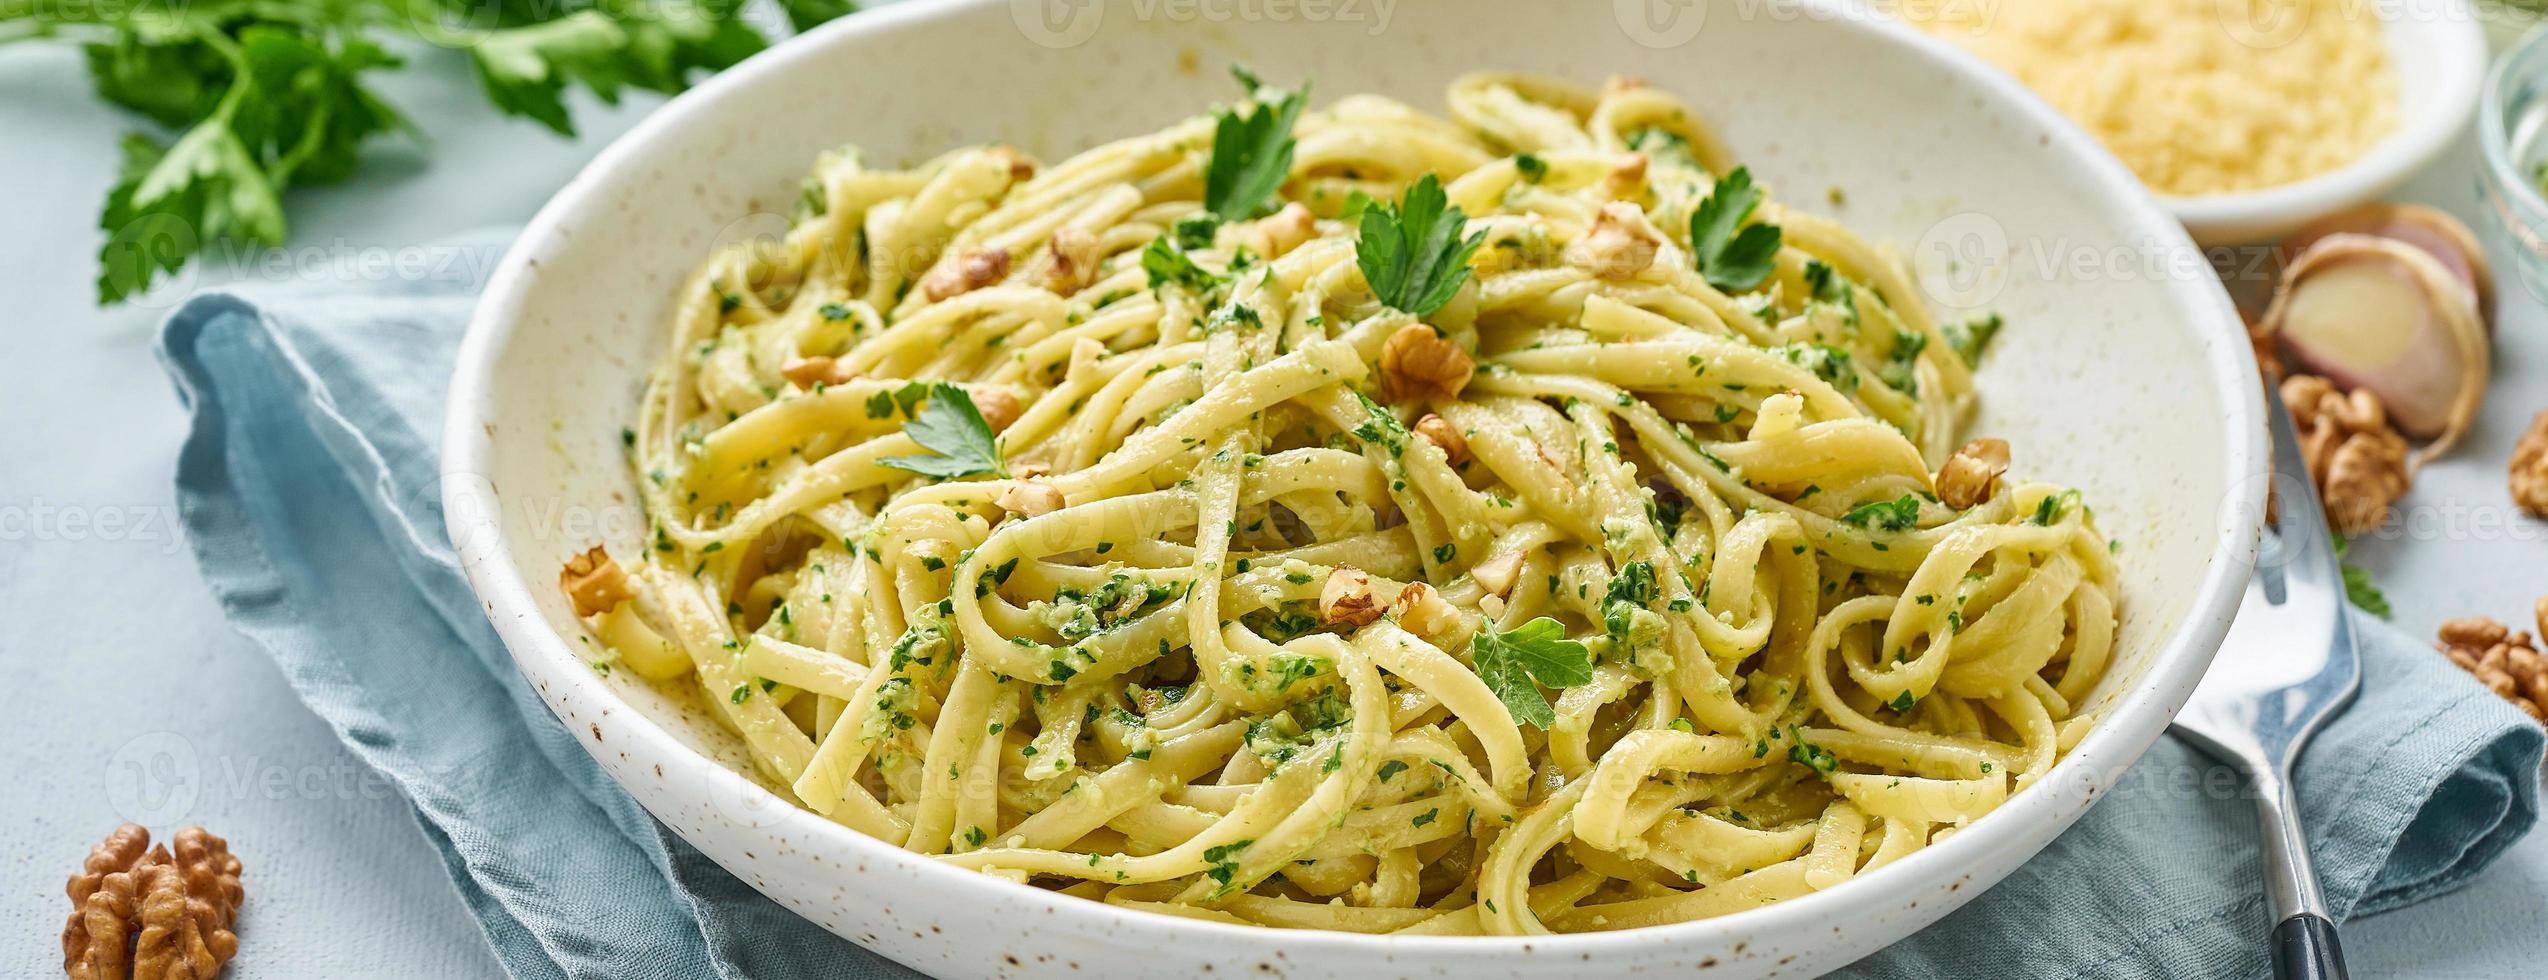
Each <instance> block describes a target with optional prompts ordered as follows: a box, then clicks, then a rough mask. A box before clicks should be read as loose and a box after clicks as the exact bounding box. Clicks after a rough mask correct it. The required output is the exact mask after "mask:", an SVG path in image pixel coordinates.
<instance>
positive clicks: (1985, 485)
mask: <svg viewBox="0 0 2548 980" xmlns="http://www.w3.org/2000/svg"><path fill="white" fill-rule="evenodd" d="M2006 472H2008V440H2006V439H1975V440H1973V441H1971V442H1968V443H1965V444H1964V448H1962V449H1958V450H1956V451H1955V455H1952V456H1948V457H1947V458H1946V462H1945V463H1944V464H1942V465H1940V466H1939V467H1938V478H1937V486H1938V502H1939V503H1942V504H1945V505H1947V506H1949V507H1953V508H1955V509H1957V510H1963V509H1965V508H1968V507H1972V506H1975V505H1978V504H1980V503H1981V502H1982V501H1985V500H1989V499H1991V493H1992V492H1993V491H1994V490H1996V489H1997V488H1998V486H1999V477H2000V474H2002V473H2006Z"/></svg>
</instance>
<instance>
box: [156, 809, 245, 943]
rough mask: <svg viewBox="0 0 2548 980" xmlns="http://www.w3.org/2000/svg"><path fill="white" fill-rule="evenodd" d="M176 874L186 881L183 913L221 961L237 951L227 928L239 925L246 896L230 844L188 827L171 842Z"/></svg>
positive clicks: (199, 829)
mask: <svg viewBox="0 0 2548 980" xmlns="http://www.w3.org/2000/svg"><path fill="white" fill-rule="evenodd" d="M169 846H170V848H171V849H172V850H173V856H174V857H175V858H176V867H177V871H178V873H179V874H182V875H184V876H185V879H186V911H187V912H188V913H189V914H191V915H193V916H194V917H195V920H196V922H197V924H198V925H199V926H200V927H201V928H202V931H203V934H204V937H205V941H206V942H207V943H209V944H210V945H211V946H212V948H213V951H214V952H216V953H219V954H220V955H221V958H222V959H225V960H226V959H229V958H230V956H231V954H233V953H236V952H237V951H238V942H239V940H238V937H237V936H234V935H232V934H231V932H230V925H231V923H233V922H236V921H238V917H239V904H240V903H241V902H242V901H244V900H245V899H246V897H247V893H246V892H245V891H243V890H242V889H241V888H240V886H239V859H238V857H236V856H234V855H232V854H231V853H230V842H229V841H226V840H223V839H221V838H219V837H215V836H213V834H212V833H211V832H210V831H207V830H205V829H203V828H201V827H187V828H185V829H183V830H180V831H178V832H177V836H176V837H175V838H173V839H172V840H171V841H170V844H169Z"/></svg>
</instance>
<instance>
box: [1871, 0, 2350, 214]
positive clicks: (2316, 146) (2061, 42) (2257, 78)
mask: <svg viewBox="0 0 2548 980" xmlns="http://www.w3.org/2000/svg"><path fill="white" fill-rule="evenodd" d="M1894 6H1895V7H1896V9H1897V10H1898V12H1899V13H1900V15H1901V16H1902V17H1903V19H1905V20H1908V21H1910V22H1911V23H1913V24H1915V25H1917V26H1919V27H1920V28H1921V29H1923V30H1926V31H1928V32H1929V33H1931V34H1934V35H1936V36H1938V37H1941V38H1944V39H1946V40H1948V41H1951V42H1953V43H1955V44H1957V45H1959V46H1961V47H1963V48H1965V49H1966V50H1968V51H1971V52H1973V53H1974V54H1976V55H1979V56H1981V57H1982V58H1983V59H1985V60H1987V61H1990V62H1991V63H1993V64H1996V65H1998V66H2000V67H2001V68H2003V69H2005V70H2007V71H2008V72H2009V73H2010V74H2012V75H2015V76H2016V77H2017V79H2018V80H2019V81H2022V82H2024V83H2026V85H2027V86H2028V87H2030V88H2032V89H2034V90H2035V91H2036V92H2037V93H2039V94H2041V95H2042V96H2043V97H2044V98H2045V100H2046V101H2049V102H2051V103H2052V104H2053V106H2054V107H2055V108H2057V109H2060V110H2061V111H2062V112H2063V113H2064V114H2066V115H2068V116H2070V118H2072V119H2073V120H2076V121H2077V122H2078V123H2079V124H2080V125H2081V126H2083V127H2085V128H2086V129H2087V130H2088V131H2089V132H2090V133H2093V134H2095V135H2096V136H2097V138H2099V139H2100V140H2103V141H2104V142H2105V144H2106V147H2107V148H2108V149H2110V150H2112V151H2113V152H2114V154H2115V156H2117V157H2120V158H2122V160H2123V162H2124V164H2125V165H2126V166H2129V167H2131V168H2132V170H2133V172H2134V173H2136V174H2139V175H2140V177H2141V179H2142V181H2143V182H2145V183H2147V184H2149V185H2150V187H2151V188H2152V189H2153V190H2156V191H2158V192H2160V193H2162V194H2171V195H2176V196H2182V197H2194V196H2201V195H2207V194H2225V193H2231V192H2236V191H2245V190H2254V189H2257V188H2262V187H2272V186H2275V185H2279V184H2288V183H2293V182H2295V181H2299V180H2302V179H2305V178H2308V177H2312V176H2315V175H2317V174H2320V173H2324V172H2326V171H2329V170H2333V169H2335V168H2337V167H2339V166H2342V165H2344V164H2345V163H2347V162H2350V161H2352V160H2353V159H2354V158H2355V157H2358V156H2360V155H2362V154H2363V153H2364V152H2365V151H2367V150H2368V149H2370V147H2371V146H2372V144H2373V143H2375V142H2377V141H2378V140H2379V139H2380V138H2381V137H2382V136H2385V135H2387V133H2388V132H2389V130H2390V129H2392V128H2394V127H2395V126H2396V124H2397V118H2396V117H2397V107H2396V98H2397V96H2396V83H2395V80H2394V79H2393V78H2392V74H2391V71H2390V67H2389V59H2388V54H2387V52H2386V50H2385V49H2384V48H2383V47H2382V42H2381V35H2380V24H2379V17H2378V14H2377V13H2376V11H2375V9H2374V7H2373V5H2371V4H2367V3H2361V2H2358V0H2023V2H2016V3H2007V2H1991V0H1927V2H1914V0H1903V2H1900V3H1897V4H1894Z"/></svg>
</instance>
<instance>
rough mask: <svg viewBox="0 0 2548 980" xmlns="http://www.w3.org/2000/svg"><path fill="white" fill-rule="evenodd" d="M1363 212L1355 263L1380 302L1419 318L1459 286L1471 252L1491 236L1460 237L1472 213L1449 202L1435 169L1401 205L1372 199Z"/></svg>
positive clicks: (1464, 278) (1466, 272)
mask: <svg viewBox="0 0 2548 980" xmlns="http://www.w3.org/2000/svg"><path fill="white" fill-rule="evenodd" d="M1361 217H1362V235H1361V238H1360V239H1359V240H1357V241H1356V242H1355V244H1354V264H1355V265H1358V266H1361V267H1362V275H1363V279H1364V280H1366V281H1368V282H1370V283H1371V291H1372V293H1373V294H1375V295H1377V296H1379V297H1380V301H1381V302H1383V303H1386V304H1389V305H1390V306H1393V307H1396V308H1398V309H1401V310H1405V311H1406V312H1408V313H1412V314H1414V315H1416V316H1419V317H1423V316H1431V315H1433V311H1435V310H1439V309H1441V308H1442V304H1444V303H1448V302H1450V301H1451V296H1452V294H1454V293H1457V292H1459V291H1460V284H1461V283H1463V282H1466V281H1468V278H1469V256H1470V255H1471V254H1473V253H1475V252H1476V251H1477V247H1478V244H1479V243H1481V242H1484V241H1485V240H1486V233H1485V232H1483V231H1481V232H1478V233H1477V234H1474V235H1470V236H1469V237H1468V239H1467V240H1466V241H1462V240H1461V238H1460V232H1461V231H1462V230H1464V229H1465V228H1466V227H1467V226H1468V221H1469V216H1468V214H1467V213H1465V212H1463V211H1461V210H1460V209H1459V208H1456V207H1451V206H1450V198H1449V197H1448V196H1446V195H1444V194H1443V193H1442V183H1441V181H1438V180H1435V179H1434V177H1433V175H1432V174H1426V175H1424V176H1423V177H1420V178H1417V179H1416V182H1415V186H1412V187H1409V188H1407V196H1406V197H1405V198H1403V199H1401V200H1400V202H1399V203H1398V204H1396V205H1391V204H1389V203H1387V202H1383V201H1373V202H1371V203H1370V204H1369V205H1367V206H1365V207H1364V208H1363V211H1362V215H1361Z"/></svg>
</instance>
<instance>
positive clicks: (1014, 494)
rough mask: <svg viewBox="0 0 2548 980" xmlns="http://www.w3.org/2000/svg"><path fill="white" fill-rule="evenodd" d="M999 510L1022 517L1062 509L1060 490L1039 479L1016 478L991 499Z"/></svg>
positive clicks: (1035, 515)
mask: <svg viewBox="0 0 2548 980" xmlns="http://www.w3.org/2000/svg"><path fill="white" fill-rule="evenodd" d="M991 502H992V503H993V504H995V505H998V507H999V508H1000V509H1001V510H1005V511H1008V512H1009V513H1012V514H1017V515H1019V516H1022V517H1029V518H1034V517H1042V516H1044V515H1046V514H1050V513H1052V512H1054V511H1057V510H1060V509H1062V492H1061V491H1060V490H1058V489H1055V488H1054V486H1053V485H1052V484H1050V483H1045V482H1042V481H1039V480H1018V481H1016V482H1014V483H1011V484H1009V488H1008V489H1006V490H1002V491H1000V495H999V496H998V497H997V498H994V499H993V500H992V501H991Z"/></svg>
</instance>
